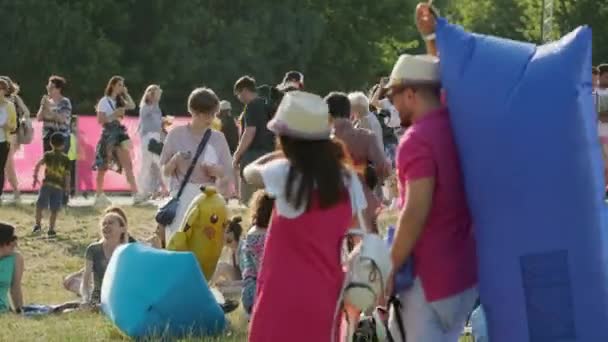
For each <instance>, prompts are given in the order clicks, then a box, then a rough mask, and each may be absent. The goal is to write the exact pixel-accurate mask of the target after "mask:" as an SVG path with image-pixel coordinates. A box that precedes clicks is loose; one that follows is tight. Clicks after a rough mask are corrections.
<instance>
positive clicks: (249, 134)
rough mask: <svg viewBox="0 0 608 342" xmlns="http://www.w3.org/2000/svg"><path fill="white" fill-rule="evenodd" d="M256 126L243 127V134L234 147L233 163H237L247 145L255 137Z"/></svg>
mask: <svg viewBox="0 0 608 342" xmlns="http://www.w3.org/2000/svg"><path fill="white" fill-rule="evenodd" d="M255 131H256V128H255V127H253V126H249V127H246V128H245V131H244V132H243V136H242V137H241V141H240V142H239V146H238V147H237V148H236V151H235V152H234V163H235V164H238V163H239V162H240V161H241V158H243V154H244V153H245V152H247V150H248V149H249V146H251V143H252V142H253V138H255Z"/></svg>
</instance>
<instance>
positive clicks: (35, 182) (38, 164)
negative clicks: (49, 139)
mask: <svg viewBox="0 0 608 342" xmlns="http://www.w3.org/2000/svg"><path fill="white" fill-rule="evenodd" d="M42 164H44V157H43V158H42V159H40V160H39V161H38V162H37V163H36V166H34V177H33V178H34V188H35V187H36V185H38V174H39V173H40V167H41V166H42Z"/></svg>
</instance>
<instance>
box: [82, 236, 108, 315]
mask: <svg viewBox="0 0 608 342" xmlns="http://www.w3.org/2000/svg"><path fill="white" fill-rule="evenodd" d="M85 258H86V260H88V261H91V262H93V292H92V293H91V302H93V303H99V302H100V300H101V282H102V281H103V276H104V275H105V274H106V268H107V267H108V261H109V260H108V259H107V258H106V255H105V253H104V251H103V245H102V243H101V242H94V243H92V244H90V245H89V246H88V247H87V250H86V252H85Z"/></svg>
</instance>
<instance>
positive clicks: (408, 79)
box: [386, 54, 441, 88]
mask: <svg viewBox="0 0 608 342" xmlns="http://www.w3.org/2000/svg"><path fill="white" fill-rule="evenodd" d="M440 82H441V81H440V78H439V59H438V58H437V57H434V56H430V55H406V54H404V55H401V56H400V57H399V59H398V60H397V63H395V67H394V68H393V72H392V73H391V77H390V78H389V81H388V84H387V85H386V88H391V87H395V86H399V85H410V84H411V85H421V84H439V83H440Z"/></svg>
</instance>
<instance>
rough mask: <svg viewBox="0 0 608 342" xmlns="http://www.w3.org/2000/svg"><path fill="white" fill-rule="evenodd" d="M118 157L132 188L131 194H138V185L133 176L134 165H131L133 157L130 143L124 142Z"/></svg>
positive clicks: (118, 151)
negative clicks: (130, 151) (130, 152)
mask: <svg viewBox="0 0 608 342" xmlns="http://www.w3.org/2000/svg"><path fill="white" fill-rule="evenodd" d="M116 152H117V155H118V161H119V162H120V165H121V166H122V167H123V170H124V171H125V176H126V177H127V182H128V183H129V186H130V187H131V193H132V194H133V195H136V194H137V183H136V182H135V175H134V174H133V164H132V163H131V156H130V154H129V146H128V141H124V142H123V143H122V144H121V146H120V147H119V148H118V150H117V151H116Z"/></svg>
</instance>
